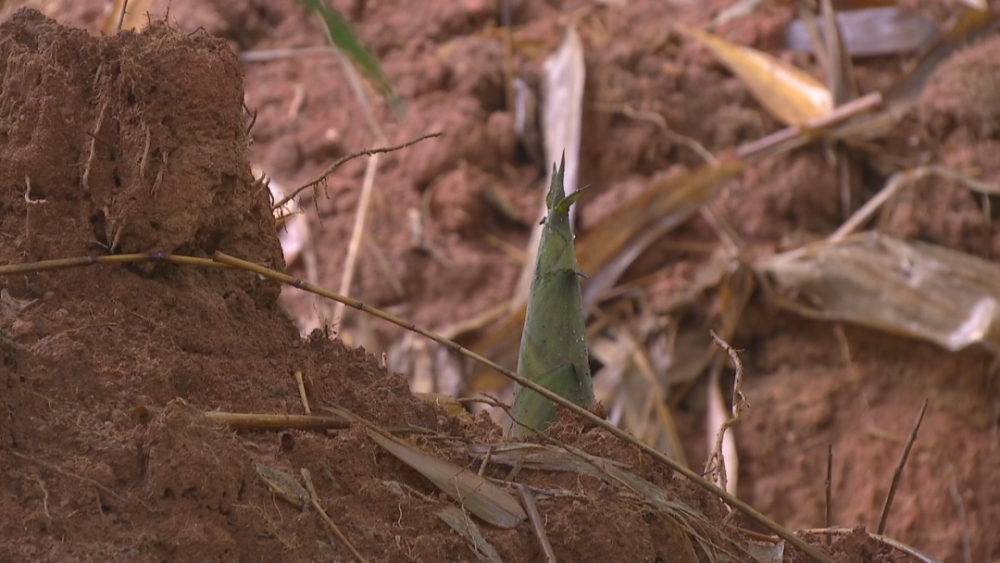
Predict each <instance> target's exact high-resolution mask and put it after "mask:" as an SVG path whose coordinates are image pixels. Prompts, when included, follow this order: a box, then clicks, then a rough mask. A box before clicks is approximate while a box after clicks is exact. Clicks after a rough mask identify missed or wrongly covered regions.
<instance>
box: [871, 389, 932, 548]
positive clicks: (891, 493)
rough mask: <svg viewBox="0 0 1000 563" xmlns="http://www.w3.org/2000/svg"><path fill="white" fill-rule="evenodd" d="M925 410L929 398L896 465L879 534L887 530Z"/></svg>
mask: <svg viewBox="0 0 1000 563" xmlns="http://www.w3.org/2000/svg"><path fill="white" fill-rule="evenodd" d="M925 412H927V399H924V404H923V406H921V407H920V414H919V415H918V416H917V422H915V423H914V424H913V429H912V430H910V437H909V438H907V440H906V445H905V446H903V454H902V455H901V456H899V465H897V466H896V471H895V472H894V473H893V474H892V484H891V485H889V493H888V494H886V496H885V504H884V505H883V506H882V517H881V518H879V521H878V533H879V534H882V533H884V532H885V524H886V522H888V520H889V510H890V509H891V508H892V499H893V498H894V497H895V496H896V487H898V486H899V481H900V479H901V478H902V477H903V467H905V466H906V460H907V458H909V457H910V448H912V447H913V442H914V440H916V439H917V431H918V430H920V423H921V422H923V421H924V413H925Z"/></svg>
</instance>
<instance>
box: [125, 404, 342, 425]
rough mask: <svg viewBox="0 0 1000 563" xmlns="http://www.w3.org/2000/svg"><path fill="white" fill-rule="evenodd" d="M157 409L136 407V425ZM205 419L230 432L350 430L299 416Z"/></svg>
mask: <svg viewBox="0 0 1000 563" xmlns="http://www.w3.org/2000/svg"><path fill="white" fill-rule="evenodd" d="M158 410H159V409H156V408H153V407H147V406H141V405H140V406H138V407H136V408H135V409H133V411H132V418H133V420H135V421H136V422H137V423H142V424H148V423H149V421H150V420H152V419H153V417H154V416H156V414H157V411H158ZM204 415H205V418H207V419H209V420H211V421H213V422H218V423H221V424H225V425H227V426H229V428H230V429H231V430H234V431H235V430H337V429H343V428H350V426H351V423H350V422H348V421H346V420H344V419H342V418H337V417H330V416H312V415H301V414H254V413H236V412H206V413H204Z"/></svg>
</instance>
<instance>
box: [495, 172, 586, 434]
mask: <svg viewBox="0 0 1000 563" xmlns="http://www.w3.org/2000/svg"><path fill="white" fill-rule="evenodd" d="M565 164H566V161H565V157H564V158H563V161H562V163H560V165H559V168H558V170H556V169H555V168H554V167H553V174H552V185H551V186H550V187H549V193H548V196H547V197H546V198H545V204H546V207H547V208H548V214H547V216H546V218H545V226H544V228H543V229H542V238H541V241H540V243H539V246H538V258H537V260H536V262H535V275H534V277H533V278H532V280H531V291H530V292H529V294H528V309H527V312H526V313H525V319H524V331H523V333H522V335H521V352H520V355H519V356H518V362H517V373H518V374H519V375H521V376H522V377H525V378H527V379H530V380H532V381H534V382H536V383H538V384H539V385H541V386H543V387H545V388H546V389H549V390H551V391H553V392H554V393H557V394H559V395H561V396H563V397H565V398H567V399H569V400H571V401H573V402H574V403H576V404H577V405H580V406H590V405H593V404H594V387H593V384H592V383H591V380H590V360H589V355H588V353H587V327H586V319H585V318H584V316H583V299H582V296H581V292H580V280H579V279H578V276H579V275H580V272H579V270H577V268H576V251H575V250H574V248H573V232H572V229H571V227H570V220H569V209H570V206H572V205H573V202H575V201H576V199H577V198H578V197H580V194H581V193H582V192H583V190H577V191H576V192H574V193H572V194H570V195H569V196H566V191H565V188H564V186H563V171H564V169H565ZM511 417H512V418H513V419H514V420H515V421H516V422H514V424H513V426H512V427H511V432H512V434H513V435H514V436H523V435H525V434H527V433H528V432H530V431H531V430H535V431H538V432H544V431H545V430H546V429H547V428H548V426H549V425H550V424H551V423H552V422H554V421H555V419H556V411H555V407H554V406H553V404H552V402H551V401H549V400H548V399H546V398H545V397H542V396H541V395H539V394H538V393H535V392H534V391H531V390H530V389H526V388H521V387H519V388H518V389H517V396H516V398H515V399H514V407H513V409H511Z"/></svg>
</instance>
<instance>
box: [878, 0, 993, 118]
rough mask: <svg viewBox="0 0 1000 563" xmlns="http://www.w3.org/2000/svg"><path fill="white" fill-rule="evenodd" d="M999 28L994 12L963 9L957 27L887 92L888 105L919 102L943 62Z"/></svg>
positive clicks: (949, 29)
mask: <svg viewBox="0 0 1000 563" xmlns="http://www.w3.org/2000/svg"><path fill="white" fill-rule="evenodd" d="M998 25H1000V20H998V17H997V14H996V13H994V12H991V11H988V10H976V9H972V8H966V7H961V8H960V9H959V13H958V16H957V17H956V18H955V20H954V23H953V24H952V25H951V26H950V27H949V28H948V30H947V31H945V32H943V33H942V34H941V35H940V36H939V37H938V39H937V41H935V43H934V46H933V47H931V48H930V49H928V50H927V52H926V53H924V55H923V56H922V57H921V58H920V62H918V63H917V65H916V66H915V67H913V70H912V71H910V73H909V74H907V75H906V76H905V77H904V78H903V79H902V80H900V81H899V82H898V83H897V84H896V85H894V86H893V87H892V88H890V89H889V90H887V91H886V92H885V100H886V102H887V103H889V104H892V105H894V104H897V103H906V102H914V101H916V100H918V99H919V98H920V95H921V94H922V92H923V89H924V85H925V84H926V83H927V80H928V79H929V78H930V76H931V75H932V74H933V73H934V70H935V69H936V68H937V66H938V65H939V64H941V62H943V61H945V60H946V59H948V57H950V56H951V55H952V54H953V53H954V52H955V51H957V50H958V49H961V48H963V47H966V46H968V45H969V44H971V43H973V42H975V41H976V40H978V39H979V38H981V37H983V36H985V35H987V34H990V33H995V32H996V31H997V27H998Z"/></svg>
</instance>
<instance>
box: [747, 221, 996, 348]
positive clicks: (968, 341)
mask: <svg viewBox="0 0 1000 563" xmlns="http://www.w3.org/2000/svg"><path fill="white" fill-rule="evenodd" d="M755 269H756V271H757V272H758V274H761V275H763V276H765V277H766V278H767V279H769V280H770V282H773V284H774V287H773V288H772V289H773V292H774V294H773V295H772V297H773V298H774V299H775V301H776V302H777V303H778V304H779V305H781V306H782V307H785V308H788V309H790V310H792V311H794V312H796V313H798V314H801V315H803V316H806V317H810V318H817V319H823V320H829V321H846V322H852V323H856V324H860V325H864V326H867V327H870V328H875V329H879V330H883V331H885V332H889V333H893V334H898V335H903V336H909V337H913V338H920V339H924V340H929V341H931V342H934V343H936V344H938V345H940V346H943V347H944V348H947V349H948V350H961V349H963V348H965V347H967V346H970V345H972V344H983V345H985V346H987V347H988V348H990V349H993V350H1000V265H998V264H995V263H993V262H988V261H986V260H982V259H980V258H976V257H974V256H970V255H968V254H964V253H962V252H957V251H954V250H950V249H947V248H943V247H940V246H935V245H932V244H927V243H923V242H917V241H903V240H899V239H896V238H892V237H889V236H886V235H882V234H877V233H865V234H860V235H854V236H851V237H847V238H845V239H843V241H841V242H838V243H821V244H817V245H814V246H810V247H805V248H801V249H797V250H793V251H791V252H786V253H784V254H779V255H776V256H771V257H768V258H765V259H763V260H760V261H758V262H757V264H756V266H755Z"/></svg>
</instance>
